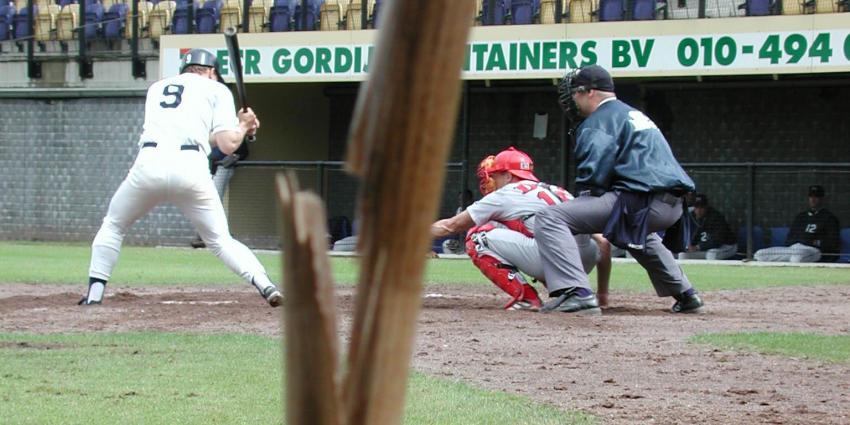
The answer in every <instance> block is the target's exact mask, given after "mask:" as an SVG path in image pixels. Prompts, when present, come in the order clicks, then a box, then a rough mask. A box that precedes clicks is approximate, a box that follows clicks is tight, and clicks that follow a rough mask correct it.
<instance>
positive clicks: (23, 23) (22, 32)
mask: <svg viewBox="0 0 850 425" xmlns="http://www.w3.org/2000/svg"><path fill="white" fill-rule="evenodd" d="M32 14H33V16H35V15H37V14H38V6H36V5H35V4H33V5H32ZM12 19H13V22H14V24H15V32H14V36H15V38H26V37H31V36H32V35H33V31H32V28H31V27H30V26H29V22H27V8H26V7H24V8H21V10H19V11H18V13H17V14H16V15H15V17H14V18H12Z"/></svg>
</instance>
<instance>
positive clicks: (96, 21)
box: [83, 1, 103, 39]
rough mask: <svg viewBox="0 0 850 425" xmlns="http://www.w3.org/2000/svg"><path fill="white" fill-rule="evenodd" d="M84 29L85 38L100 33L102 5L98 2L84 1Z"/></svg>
mask: <svg viewBox="0 0 850 425" xmlns="http://www.w3.org/2000/svg"><path fill="white" fill-rule="evenodd" d="M84 21H85V23H84V26H83V28H84V31H85V35H86V38H88V39H91V38H95V37H97V36H98V34H99V33H100V23H101V21H103V6H102V5H101V4H100V3H99V2H94V1H91V2H87V3H86V16H85V20H84Z"/></svg>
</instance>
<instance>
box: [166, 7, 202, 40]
mask: <svg viewBox="0 0 850 425" xmlns="http://www.w3.org/2000/svg"><path fill="white" fill-rule="evenodd" d="M195 12H197V11H195ZM191 26H192V21H191V20H190V19H189V6H188V5H186V4H184V5H182V6H181V5H180V4H179V3H178V5H177V7H176V8H175V9H174V14H173V15H171V33H172V34H189V33H190V32H191Z"/></svg>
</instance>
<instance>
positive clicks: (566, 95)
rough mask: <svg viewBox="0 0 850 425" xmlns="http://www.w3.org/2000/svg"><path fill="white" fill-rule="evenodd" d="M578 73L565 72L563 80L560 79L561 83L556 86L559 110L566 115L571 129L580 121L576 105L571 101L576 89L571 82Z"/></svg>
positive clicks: (574, 71)
mask: <svg viewBox="0 0 850 425" xmlns="http://www.w3.org/2000/svg"><path fill="white" fill-rule="evenodd" d="M578 72H579V69H572V70H569V71H567V73H566V74H564V78H561V82H560V83H559V84H558V104H560V105H561V109H563V110H564V113H565V114H566V115H567V119H568V120H569V121H570V126H571V127H575V126H576V125H578V124H579V123H580V122H581V120H582V117H581V115H579V111H578V105H576V101H575V100H573V92H574V90H575V89H576V88H577V87H575V86H574V85H573V80H574V79H575V77H576V75H577V74H578Z"/></svg>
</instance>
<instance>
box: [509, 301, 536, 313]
mask: <svg viewBox="0 0 850 425" xmlns="http://www.w3.org/2000/svg"><path fill="white" fill-rule="evenodd" d="M505 310H508V311H538V310H540V302H539V301H538V302H536V303H535V302H531V301H526V300H522V301H517V302H515V303H513V304H511V305H510V306H509V307H506V308H505Z"/></svg>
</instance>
